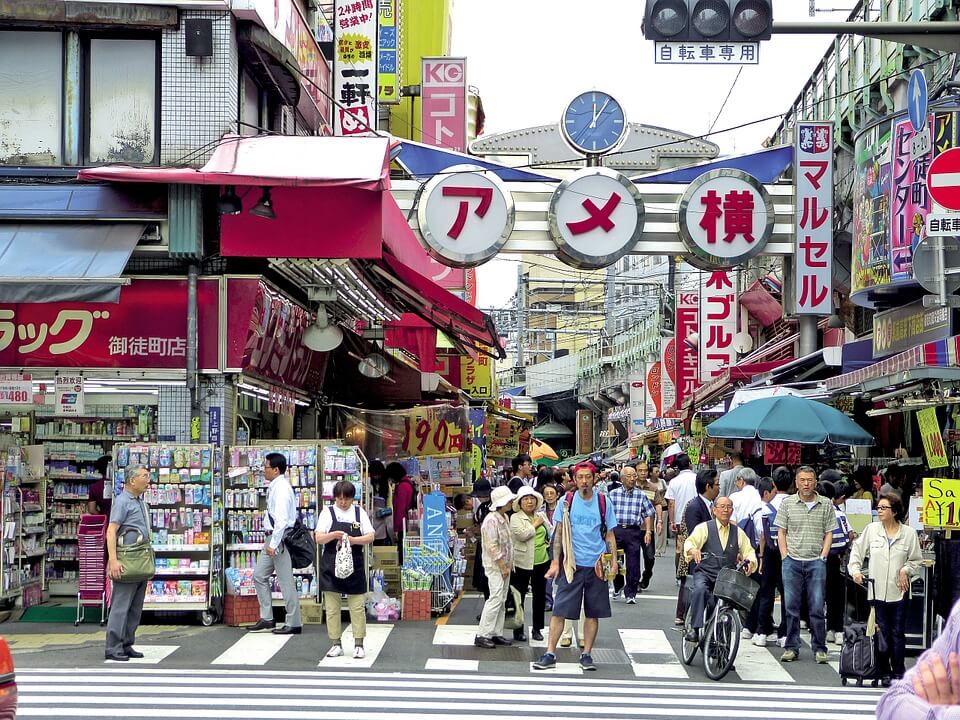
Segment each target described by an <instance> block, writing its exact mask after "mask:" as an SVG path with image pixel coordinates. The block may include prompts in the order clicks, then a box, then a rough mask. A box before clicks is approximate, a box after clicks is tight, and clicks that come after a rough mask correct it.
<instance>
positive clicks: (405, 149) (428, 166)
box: [397, 140, 557, 182]
mask: <svg viewBox="0 0 960 720" xmlns="http://www.w3.org/2000/svg"><path fill="white" fill-rule="evenodd" d="M397 164H398V165H400V167H402V168H403V169H404V170H406V171H407V172H408V173H410V174H411V175H412V176H413V177H415V178H417V179H418V180H428V179H430V178H432V177H433V176H434V175H436V174H438V173H442V172H443V171H444V170H446V169H448V168H451V167H454V166H455V165H478V166H480V167H482V168H486V169H487V170H490V171H492V172H493V173H494V174H496V175H497V177H499V178H500V179H501V180H503V181H505V182H510V181H516V182H557V179H556V178H552V177H549V176H547V175H540V174H539V173H537V172H531V171H529V170H522V169H519V168H512V167H509V166H507V165H502V164H500V163H495V162H491V161H489V160H484V159H483V158H481V157H477V156H475V155H467V154H465V153H460V152H456V151H455V150H448V149H447V148H438V147H434V146H432V145H425V144H423V143H418V142H413V141H412V140H401V141H400V154H399V155H398V156H397Z"/></svg>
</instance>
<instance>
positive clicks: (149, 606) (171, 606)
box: [143, 600, 208, 611]
mask: <svg viewBox="0 0 960 720" xmlns="http://www.w3.org/2000/svg"><path fill="white" fill-rule="evenodd" d="M207 608H208V603H207V601H206V600H203V601H201V602H197V601H193V600H191V601H189V602H188V601H181V600H170V601H166V600H164V601H157V600H149V601H147V600H145V601H144V603H143V609H144V610H198V611H205V610H207Z"/></svg>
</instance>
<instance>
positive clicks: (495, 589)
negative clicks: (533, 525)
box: [473, 486, 517, 648]
mask: <svg viewBox="0 0 960 720" xmlns="http://www.w3.org/2000/svg"><path fill="white" fill-rule="evenodd" d="M516 497H517V496H516V495H514V494H513V493H512V492H510V488H508V487H506V486H500V487H496V488H494V489H493V492H491V493H490V512H489V513H488V514H487V517H486V518H484V520H483V525H481V526H480V537H481V542H482V543H483V550H482V555H481V557H482V559H483V569H484V571H485V572H486V573H487V584H488V585H489V586H490V596H489V597H488V598H487V601H486V602H485V603H484V604H483V613H482V614H481V615H480V628H479V630H478V631H477V637H476V638H474V641H473V644H474V645H476V646H477V647H482V648H493V647H496V646H497V645H512V644H513V643H511V642H510V641H509V640H507V639H506V638H505V637H503V621H504V614H505V612H504V611H505V609H506V603H507V593H508V592H509V590H510V584H509V580H510V572H511V571H512V570H513V537H512V535H511V533H510V521H509V520H507V511H509V510H510V504H511V503H512V502H513V501H514V500H515V499H516Z"/></svg>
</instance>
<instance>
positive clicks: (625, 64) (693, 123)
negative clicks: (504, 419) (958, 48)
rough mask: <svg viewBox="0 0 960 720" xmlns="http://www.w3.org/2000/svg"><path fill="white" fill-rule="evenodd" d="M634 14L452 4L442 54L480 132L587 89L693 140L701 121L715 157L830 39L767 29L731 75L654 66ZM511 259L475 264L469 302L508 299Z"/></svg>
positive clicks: (768, 127)
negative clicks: (478, 105)
mask: <svg viewBox="0 0 960 720" xmlns="http://www.w3.org/2000/svg"><path fill="white" fill-rule="evenodd" d="M817 4H818V5H819V6H820V7H836V6H842V5H849V6H852V5H853V4H854V3H853V2H852V1H851V2H836V1H835V0H817ZM643 11H644V0H588V2H584V1H583V0H577V2H573V1H572V0H454V5H453V18H452V25H453V36H452V54H453V55H456V56H460V55H462V56H466V58H467V81H468V83H469V84H470V85H472V86H474V87H476V88H477V89H478V90H479V92H480V97H481V98H482V99H483V107H484V111H485V113H486V127H485V133H486V134H493V133H498V132H504V131H507V130H516V129H520V128H525V127H530V126H534V125H543V124H547V123H553V122H557V121H558V120H559V118H560V115H561V113H562V112H563V108H564V106H565V105H566V103H567V102H568V101H569V100H571V99H572V98H573V97H575V96H576V95H577V94H579V93H581V92H583V91H584V90H591V89H597V90H604V91H606V92H609V93H610V94H612V95H613V96H614V97H616V98H617V99H618V100H619V101H620V103H621V105H622V106H623V108H624V110H625V112H626V114H627V119H628V121H630V122H639V123H643V124H647V125H655V126H660V127H664V128H669V129H671V130H677V131H680V132H684V133H688V134H690V135H694V136H696V135H703V134H705V133H707V132H708V130H709V129H710V127H711V125H713V127H714V134H711V135H710V137H709V139H710V140H711V141H712V142H715V143H717V144H718V145H719V146H720V154H721V156H723V155H737V154H743V153H749V152H752V151H755V150H759V149H760V148H761V146H762V143H763V141H764V140H765V139H766V138H768V137H770V136H771V135H772V134H773V133H774V131H775V130H776V129H777V126H778V125H779V119H774V120H769V121H767V122H763V123H758V124H752V125H749V126H747V127H744V128H741V129H739V130H734V131H730V132H717V131H720V130H724V129H727V128H733V127H735V126H738V125H741V124H744V123H750V122H751V121H754V120H758V119H760V118H764V117H769V116H772V115H778V114H780V113H783V112H785V111H786V110H787V109H789V107H790V105H791V104H792V103H793V101H794V100H795V99H796V98H797V96H798V95H799V94H800V91H801V89H802V88H803V86H804V84H805V83H806V81H807V80H808V79H809V77H810V75H811V74H812V73H813V71H814V69H815V68H816V66H817V64H818V63H819V61H820V60H821V59H822V58H823V54H824V52H826V50H827V48H828V46H829V45H830V43H832V42H833V36H831V35H774V36H773V38H771V39H770V40H769V41H766V42H764V43H762V44H761V48H760V62H759V64H758V65H746V66H742V71H741V66H734V67H710V66H703V65H698V66H686V67H678V66H671V65H655V64H654V62H653V57H654V48H653V43H652V42H650V41H647V40H645V39H644V37H643V35H642V34H641V32H640V25H641V23H642V21H643ZM848 12H849V11H844V12H818V13H817V17H816V18H811V17H810V15H809V7H808V2H807V0H775V2H774V20H778V21H802V22H807V21H809V22H815V21H821V22H822V21H827V20H831V21H840V20H845V19H846V17H847V14H848ZM738 72H740V76H739V78H737V74H738ZM735 80H736V83H734V81H735ZM728 95H729V98H728ZM724 103H725V104H724ZM721 107H722V108H723V110H722V113H721V112H720V111H721ZM718 113H719V117H718ZM516 267H517V258H513V259H511V256H509V255H503V256H501V257H499V258H497V259H495V260H492V261H491V262H488V263H487V264H485V265H482V266H481V267H480V268H478V272H477V275H478V282H477V285H478V305H479V306H480V307H484V308H488V307H503V306H504V305H506V304H507V303H508V302H509V300H510V298H511V297H512V296H513V294H514V292H515V289H516V275H517V271H516Z"/></svg>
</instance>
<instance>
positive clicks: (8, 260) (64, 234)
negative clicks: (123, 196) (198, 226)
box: [0, 223, 145, 303]
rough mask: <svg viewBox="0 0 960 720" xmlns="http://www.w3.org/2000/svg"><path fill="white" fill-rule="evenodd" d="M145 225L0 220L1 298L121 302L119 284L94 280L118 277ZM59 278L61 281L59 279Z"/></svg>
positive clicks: (7, 300)
mask: <svg viewBox="0 0 960 720" xmlns="http://www.w3.org/2000/svg"><path fill="white" fill-rule="evenodd" d="M144 227H145V226H144V225H143V224H141V223H106V224H74V223H57V224H44V223H29V224H0V277H3V278H7V280H0V302H4V303H36V302H117V301H118V300H119V298H120V286H119V285H118V284H117V283H116V282H105V283H97V282H95V280H96V279H98V278H101V279H104V280H108V281H109V280H111V279H115V278H117V277H119V276H120V274H121V273H122V272H123V270H124V268H126V266H127V262H128V261H129V260H130V255H131V254H132V253H133V249H134V248H135V247H136V245H137V242H138V241H139V240H140V236H141V235H143V231H144ZM12 278H16V279H17V282H11V281H10V279H12ZM59 278H63V283H58V282H56V280H57V279H59ZM31 279H34V280H38V279H45V281H44V282H42V283H40V282H31V281H30V280H31ZM78 280H83V281H84V282H78ZM91 281H93V282H91Z"/></svg>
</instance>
